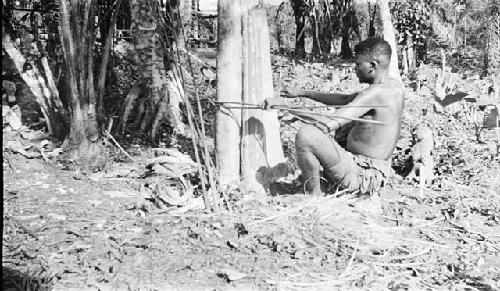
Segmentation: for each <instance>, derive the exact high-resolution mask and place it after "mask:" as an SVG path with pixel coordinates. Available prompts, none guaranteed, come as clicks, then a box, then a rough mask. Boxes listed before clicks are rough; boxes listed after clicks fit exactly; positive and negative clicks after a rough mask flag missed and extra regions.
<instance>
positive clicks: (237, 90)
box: [215, 0, 243, 185]
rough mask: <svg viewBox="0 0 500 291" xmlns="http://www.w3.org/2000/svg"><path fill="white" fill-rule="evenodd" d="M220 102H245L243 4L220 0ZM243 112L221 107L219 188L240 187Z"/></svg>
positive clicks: (218, 123)
mask: <svg viewBox="0 0 500 291" xmlns="http://www.w3.org/2000/svg"><path fill="white" fill-rule="evenodd" d="M218 15H219V17H218V21H219V24H218V36H217V38H218V40H219V42H218V47H217V101H219V102H236V103H239V102H241V100H242V99H241V93H242V70H241V69H242V68H241V64H242V54H243V52H242V49H243V47H242V37H241V3H240V0H219V7H218ZM240 123H241V109H227V108H224V107H223V106H221V107H220V108H219V110H218V111H217V115H216V133H215V135H216V137H215V152H216V160H217V167H218V170H219V184H220V185H230V184H235V185H237V184H239V180H240V128H239V125H240Z"/></svg>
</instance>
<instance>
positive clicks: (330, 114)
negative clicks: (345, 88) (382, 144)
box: [275, 106, 385, 125]
mask: <svg viewBox="0 0 500 291" xmlns="http://www.w3.org/2000/svg"><path fill="white" fill-rule="evenodd" d="M275 108H277V109H282V110H287V111H288V112H290V113H292V114H295V115H299V116H300V115H306V116H307V114H312V115H321V116H324V117H330V118H341V119H347V120H351V121H359V122H365V123H372V124H379V125H385V123H384V122H381V121H377V120H370V119H363V118H354V117H345V116H338V115H335V114H332V113H325V112H314V111H309V110H301V109H288V108H287V107H281V106H276V107H275ZM295 112H297V113H300V114H297V113H295Z"/></svg>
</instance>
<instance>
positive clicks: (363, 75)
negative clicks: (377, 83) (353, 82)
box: [355, 55, 375, 83]
mask: <svg viewBox="0 0 500 291" xmlns="http://www.w3.org/2000/svg"><path fill="white" fill-rule="evenodd" d="M355 61H356V75H357V76H358V79H359V81H360V82H362V83H369V82H371V81H372V80H373V78H374V75H375V68H373V66H372V63H371V62H370V61H371V60H370V57H368V56H364V55H356V58H355Z"/></svg>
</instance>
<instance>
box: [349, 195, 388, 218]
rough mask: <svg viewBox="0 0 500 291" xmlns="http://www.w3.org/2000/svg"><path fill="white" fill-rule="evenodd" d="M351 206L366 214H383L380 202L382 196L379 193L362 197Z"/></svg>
mask: <svg viewBox="0 0 500 291" xmlns="http://www.w3.org/2000/svg"><path fill="white" fill-rule="evenodd" d="M349 206H352V207H354V208H355V209H356V210H358V211H360V212H363V213H366V214H373V215H381V214H382V203H381V202H380V195H379V194H378V193H377V194H373V195H370V196H361V197H359V198H358V199H357V200H356V201H355V202H353V203H351V204H349Z"/></svg>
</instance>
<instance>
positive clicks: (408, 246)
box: [2, 56, 500, 290]
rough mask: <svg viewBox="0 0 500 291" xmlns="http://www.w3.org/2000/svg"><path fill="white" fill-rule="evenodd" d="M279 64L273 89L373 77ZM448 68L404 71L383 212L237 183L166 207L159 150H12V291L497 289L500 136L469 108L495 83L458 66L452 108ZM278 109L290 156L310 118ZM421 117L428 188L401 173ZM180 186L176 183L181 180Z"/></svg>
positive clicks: (345, 86)
mask: <svg viewBox="0 0 500 291" xmlns="http://www.w3.org/2000/svg"><path fill="white" fill-rule="evenodd" d="M272 62H273V70H274V77H275V80H274V81H275V87H276V93H277V92H278V91H279V89H280V88H283V87H299V88H303V89H309V90H322V91H332V90H340V91H344V92H350V91H354V90H356V89H360V88H362V85H359V84H358V83H357V81H356V80H355V76H354V75H353V74H352V72H350V71H349V70H348V69H347V67H346V66H343V64H342V63H341V62H332V63H327V64H324V63H303V62H296V61H293V60H291V59H288V58H286V57H282V56H273V60H272ZM462 62H464V63H467V62H466V61H463V60H462ZM452 65H453V62H452ZM437 72H439V66H438V64H437V59H436V63H432V62H431V64H430V65H425V66H423V67H421V68H420V69H419V74H420V75H421V77H419V78H420V79H421V80H422V81H421V84H422V88H421V89H420V91H419V93H418V94H417V93H416V92H415V90H414V89H413V87H414V85H415V83H412V82H410V81H407V80H406V81H405V83H406V84H405V85H406V97H405V98H406V99H405V101H406V107H405V112H404V116H403V130H402V133H401V138H400V140H399V142H398V144H397V147H396V152H395V154H394V158H393V168H394V170H395V175H394V177H392V178H391V179H390V181H389V183H388V185H386V187H385V188H384V189H383V191H382V193H381V196H382V208H383V214H382V215H371V214H366V213H364V212H362V211H359V210H357V209H356V208H353V207H351V202H352V198H351V197H350V196H349V195H341V194H346V193H344V192H332V193H328V194H329V195H328V196H326V197H320V198H318V197H310V196H306V195H304V194H302V193H297V192H300V190H298V189H296V191H295V192H289V193H283V191H282V193H280V194H286V195H276V196H271V195H269V196H265V197H254V196H249V195H246V194H245V193H240V192H239V191H238V190H237V189H233V190H230V191H227V193H226V194H227V195H228V197H229V201H231V211H228V210H227V209H220V210H219V211H218V212H216V213H214V214H210V213H207V212H205V211H204V210H202V209H197V208H199V207H195V206H193V205H196V203H197V202H198V201H199V199H200V198H196V199H195V198H193V199H194V200H193V201H192V203H191V202H190V203H187V204H186V203H185V205H188V206H189V205H190V206H192V207H159V206H158V204H157V203H156V202H155V201H156V200H155V199H153V198H152V197H151V196H150V194H148V193H150V192H147V191H146V190H145V188H148V187H149V186H150V185H151V183H152V182H151V181H152V180H151V179H152V178H151V175H150V176H148V175H146V174H145V173H148V169H146V165H147V161H148V160H149V159H151V158H153V157H154V155H153V154H152V151H151V150H150V149H145V148H144V147H138V146H136V147H134V146H133V145H130V144H127V146H126V150H127V151H129V152H130V153H132V154H133V157H134V159H135V162H134V163H112V164H110V165H109V167H108V168H107V169H106V170H105V171H103V172H101V173H94V174H91V175H84V174H82V173H81V172H79V171H76V170H75V169H72V168H71V167H70V166H68V165H62V164H61V163H59V162H55V161H49V162H45V161H44V160H43V159H40V158H33V159H28V158H26V157H24V156H22V155H20V154H18V153H14V152H12V151H11V150H9V149H6V148H5V147H4V151H3V157H4V163H3V174H4V184H3V185H4V189H3V190H4V191H3V193H4V195H3V207H4V211H3V241H2V242H3V243H2V250H3V252H2V269H3V283H2V284H3V285H2V286H3V287H2V289H3V290H44V289H48V290H352V289H361V290H386V289H390V290H437V289H449V290H499V289H500V259H499V257H500V162H499V156H498V154H497V148H496V147H497V143H496V133H495V129H482V131H481V132H480V134H479V137H480V141H478V140H477V134H476V133H477V129H476V128H475V127H474V123H473V122H472V121H471V120H472V119H473V115H471V114H470V111H471V110H470V108H472V106H473V105H474V104H475V103H478V104H479V103H480V102H481V101H480V100H482V99H481V98H483V97H484V96H486V95H487V92H488V86H489V83H488V80H483V79H481V78H479V76H478V75H477V74H476V73H475V72H474V71H473V70H469V69H461V70H460V71H459V72H457V73H456V74H458V76H459V79H458V88H457V91H460V92H465V93H467V96H468V98H469V101H466V100H465V99H464V100H462V101H460V102H457V104H459V106H461V107H460V110H456V111H454V112H451V111H450V109H446V108H445V109H443V108H440V107H439V106H437V105H436V102H435V101H434V99H433V94H432V84H433V83H434V78H435V75H436V73H437ZM207 86H210V84H208V85H207ZM204 92H206V94H208V95H211V96H213V94H214V93H215V90H214V88H213V87H210V88H208V89H207V90H205V91H204ZM207 97H210V96H207ZM471 100H472V101H471ZM298 102H299V103H300V101H298ZM471 104H472V105H471ZM468 112H469V113H468ZM280 119H281V121H282V141H283V146H284V150H285V153H286V156H287V158H289V159H290V161H291V162H292V163H293V161H294V150H293V140H294V135H295V132H296V130H297V128H299V127H300V125H301V123H300V122H298V121H293V120H291V119H289V118H288V117H287V116H286V115H284V114H280ZM418 125H427V126H428V127H429V128H430V129H431V130H432V132H433V134H434V139H435V150H434V152H433V160H434V162H435V167H434V172H435V175H436V179H435V180H434V182H433V184H432V185H431V186H430V187H425V188H423V189H421V188H420V187H419V186H418V185H417V183H416V182H414V181H408V180H405V179H404V175H406V174H407V173H408V170H409V168H408V167H409V166H408V165H409V163H410V161H409V155H410V148H411V145H412V143H413V141H412V131H413V129H414V128H415V127H416V126H418ZM17 138H18V137H17ZM4 141H5V134H4ZM180 151H181V152H182V151H183V150H182V148H181V149H180ZM150 172H151V171H150V170H149V173H150ZM150 174H151V173H150ZM152 176H153V177H154V175H152ZM160 179H161V176H160ZM156 181H159V180H156ZM172 181H173V180H172ZM163 183H165V181H163ZM175 183H177V184H175ZM172 184H173V185H174V184H175V185H174V186H169V187H170V188H168V189H170V190H172V189H175V187H178V184H179V180H176V181H174V182H172Z"/></svg>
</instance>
